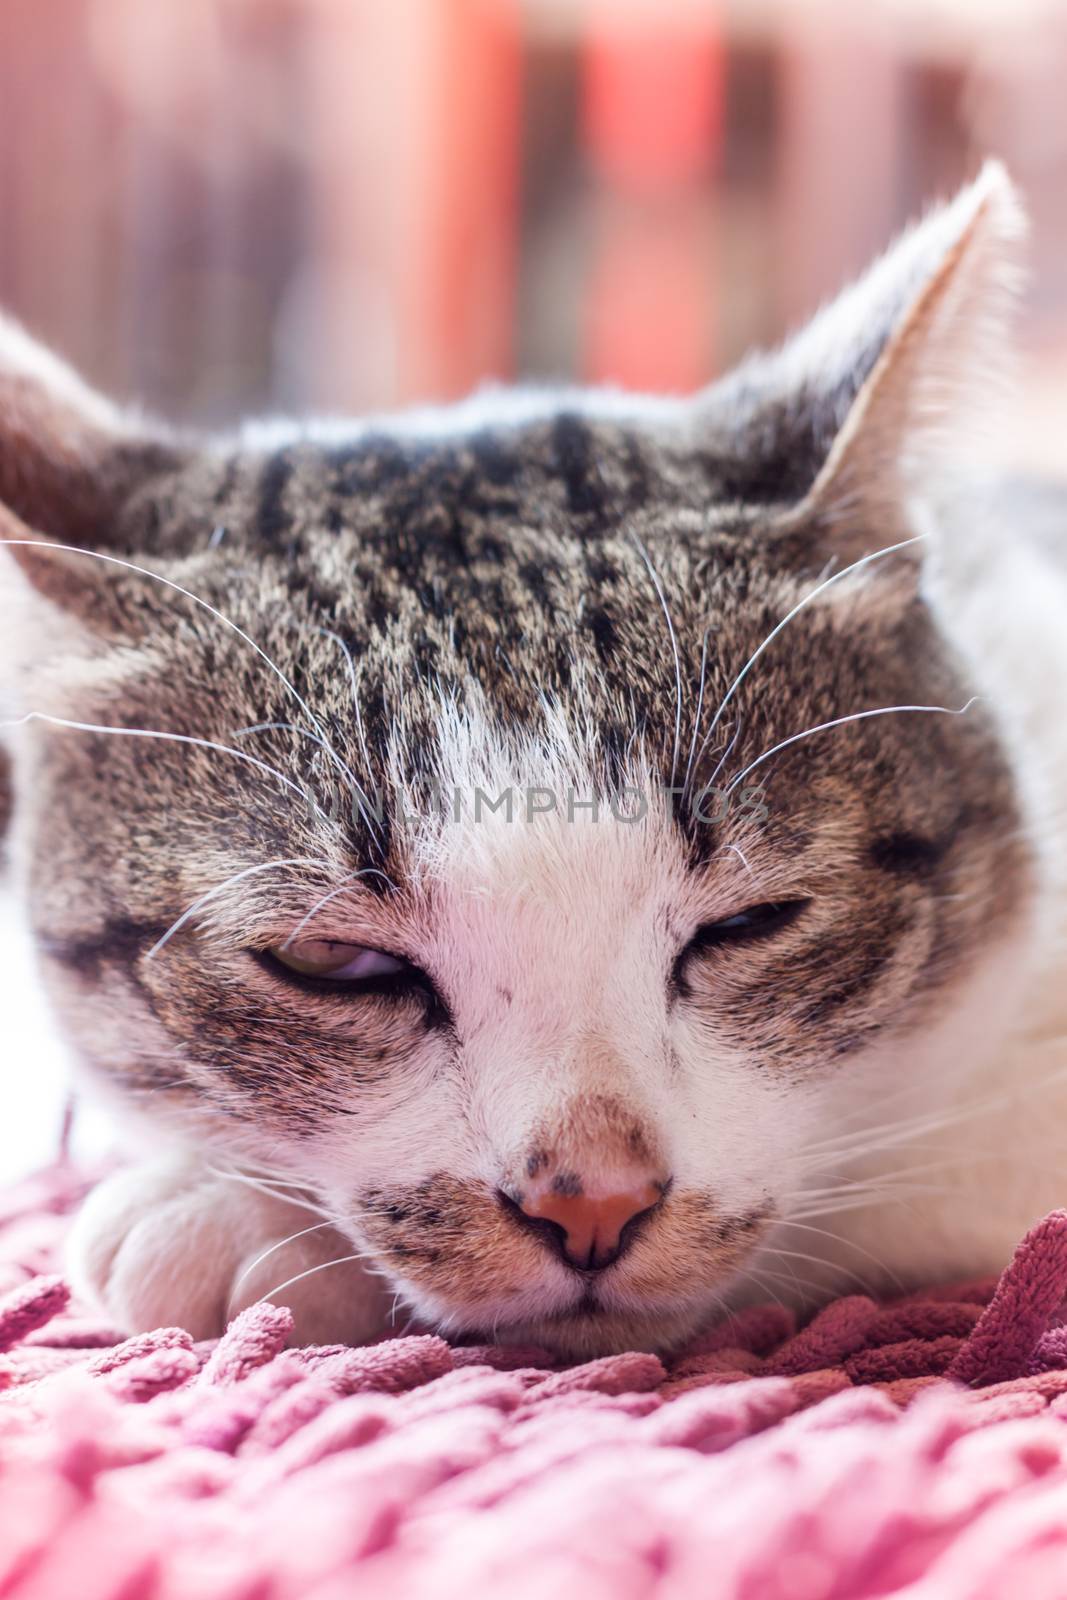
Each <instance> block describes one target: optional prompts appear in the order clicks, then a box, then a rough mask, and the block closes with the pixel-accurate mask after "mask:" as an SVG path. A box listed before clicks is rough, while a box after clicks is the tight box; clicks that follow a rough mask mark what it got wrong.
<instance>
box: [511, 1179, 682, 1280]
mask: <svg viewBox="0 0 1067 1600" xmlns="http://www.w3.org/2000/svg"><path fill="white" fill-rule="evenodd" d="M568 1176H572V1175H568ZM668 1186H669V1179H660V1178H649V1179H647V1180H644V1181H640V1182H635V1183H634V1184H633V1185H632V1187H628V1188H627V1189H625V1190H622V1191H620V1192H618V1193H614V1194H607V1195H599V1196H591V1195H587V1194H584V1193H583V1192H582V1187H581V1183H580V1181H579V1180H578V1179H577V1178H574V1181H573V1182H568V1183H564V1184H560V1183H559V1182H553V1183H551V1184H532V1185H531V1186H530V1188H529V1189H528V1190H527V1191H526V1192H525V1193H523V1194H522V1195H520V1196H519V1197H518V1198H512V1196H510V1195H506V1194H503V1191H501V1194H502V1197H503V1199H504V1200H505V1202H506V1204H507V1208H508V1210H509V1211H510V1212H511V1214H512V1215H513V1216H514V1217H515V1220H516V1221H517V1222H520V1223H521V1224H522V1225H523V1226H524V1227H526V1228H527V1229H529V1230H530V1231H532V1232H534V1233H536V1234H538V1236H539V1237H540V1238H541V1239H542V1240H543V1241H544V1243H545V1244H547V1245H548V1246H549V1247H550V1248H551V1249H553V1250H554V1251H555V1253H556V1255H558V1256H560V1257H561V1258H562V1259H563V1260H564V1261H566V1262H567V1263H568V1264H569V1265H570V1266H572V1267H578V1268H579V1269H580V1270H581V1271H583V1272H598V1271H601V1270H602V1269H603V1268H604V1267H610V1266H611V1265H612V1263H613V1262H615V1261H618V1259H619V1257H620V1256H621V1255H622V1254H623V1253H624V1252H625V1251H626V1250H628V1249H629V1247H630V1245H631V1244H632V1243H633V1241H634V1238H635V1237H636V1234H637V1224H639V1223H640V1220H641V1219H642V1218H643V1217H645V1216H646V1215H647V1214H648V1212H650V1211H651V1210H653V1209H654V1207H655V1206H657V1205H658V1204H659V1202H660V1201H661V1200H662V1198H663V1196H664V1195H665V1194H666V1192H667V1188H668Z"/></svg>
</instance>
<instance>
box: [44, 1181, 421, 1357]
mask: <svg viewBox="0 0 1067 1600" xmlns="http://www.w3.org/2000/svg"><path fill="white" fill-rule="evenodd" d="M355 1254H356V1252H355V1247H354V1246H353V1245H352V1244H351V1242H350V1241H349V1240H347V1239H345V1238H343V1237H342V1235H340V1234H339V1233H337V1232H336V1231H335V1230H334V1229H333V1228H332V1227H330V1226H329V1225H328V1224H326V1223H323V1222H322V1221H321V1219H320V1218H318V1217H317V1216H316V1215H315V1214H314V1213H313V1212H311V1211H309V1210H308V1209H306V1208H305V1207H303V1206H301V1205H300V1204H298V1203H290V1202H288V1201H281V1200H276V1199H274V1198H273V1197H272V1196H268V1195H263V1194H261V1193H260V1192H259V1191H257V1190H256V1189H253V1188H250V1187H249V1186H247V1185H246V1184H243V1183H239V1182H235V1181H233V1180H232V1179H228V1178H225V1177H222V1176H220V1175H218V1174H215V1173H212V1172H211V1171H210V1170H209V1169H207V1168H205V1167H204V1166H203V1165H202V1164H201V1163H200V1162H198V1161H196V1160H191V1159H189V1158H185V1157H180V1158H170V1159H166V1160H160V1161H157V1162H155V1163H153V1164H152V1165H151V1166H141V1167H132V1168H128V1169H126V1170H124V1171H121V1172H117V1173H115V1174H113V1176H111V1177H110V1178H107V1179H105V1180H104V1182H103V1183H101V1184H99V1185H98V1186H97V1188H96V1189H94V1190H93V1192H92V1194H91V1195H90V1196H89V1198H88V1200H87V1201H86V1202H85V1205H84V1206H83V1208H82V1210H81V1212H80V1213H79V1215H78V1218H77V1220H76V1222H75V1225H74V1227H73V1229H72V1231H71V1235H70V1238H69V1241H68V1245H67V1269H68V1273H69V1276H70V1279H71V1282H72V1285H73V1287H74V1290H75V1293H76V1294H77V1295H78V1296H79V1297H80V1298H82V1299H84V1300H87V1301H88V1302H89V1303H90V1304H92V1305H95V1306H97V1307H98V1308H99V1309H100V1310H101V1311H102V1312H103V1313H104V1314H105V1316H106V1317H107V1318H108V1320H109V1321H111V1322H113V1323H114V1324H115V1325H116V1327H119V1328H122V1329H124V1330H126V1331H127V1332H130V1333H139V1332H142V1331H144V1330H146V1329H149V1328H157V1327H163V1326H169V1325H175V1326H178V1327H182V1328H185V1329H187V1330H188V1332H189V1333H191V1334H192V1336H193V1338H194V1339H208V1338H213V1337H215V1336H216V1335H217V1334H219V1333H221V1332H222V1331H223V1329H224V1328H225V1327H226V1324H227V1323H228V1322H229V1321H230V1319H231V1318H232V1317H233V1316H235V1315H236V1314H237V1312H238V1311H240V1310H243V1309H244V1307H245V1306H248V1305H252V1304H253V1303H254V1302H255V1301H257V1300H261V1299H273V1300H274V1302H275V1304H278V1305H285V1306H288V1307H289V1308H290V1309H291V1311H292V1312H293V1317H294V1329H293V1340H294V1342H296V1343H300V1344H307V1343H311V1344H315V1343H335V1342H339V1343H346V1344H361V1343H365V1342H366V1341H367V1340H368V1339H373V1338H375V1337H377V1336H378V1335H379V1334H381V1333H382V1332H384V1331H385V1327H386V1317H387V1312H388V1307H389V1297H388V1295H387V1294H386V1292H385V1291H384V1289H383V1287H382V1286H381V1284H380V1283H379V1281H378V1279H377V1278H375V1277H372V1276H371V1275H369V1274H368V1273H367V1272H366V1271H365V1270H364V1268H363V1267H362V1265H361V1263H360V1262H359V1260H356V1259H343V1258H352V1257H354V1256H355ZM294 1278H298V1279H299V1281H298V1282H292V1281H290V1280H292V1279H294Z"/></svg>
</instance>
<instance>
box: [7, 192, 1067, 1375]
mask: <svg viewBox="0 0 1067 1600" xmlns="http://www.w3.org/2000/svg"><path fill="white" fill-rule="evenodd" d="M1016 229H1017V220H1016V214H1015V210H1014V205H1013V201H1012V197H1011V194H1010V190H1009V189H1008V188H1007V186H1006V183H1005V181H1004V180H1003V178H1002V177H1000V176H999V175H998V174H997V172H996V171H990V172H989V173H987V174H986V175H985V176H984V177H983V179H982V180H980V182H979V184H978V185H976V186H975V187H974V188H973V189H972V190H970V191H968V192H966V193H965V194H964V195H963V196H961V197H960V199H959V200H958V201H957V202H956V203H955V205H954V206H953V207H952V208H950V209H949V210H947V211H946V212H943V213H941V214H939V215H936V216H935V217H933V218H931V219H930V221H928V222H927V223H926V224H925V225H924V226H923V228H922V229H920V230H918V231H917V232H915V233H913V234H912V235H910V236H908V237H907V238H906V239H905V241H903V243H902V244H901V245H900V246H898V247H897V250H896V252H895V253H894V254H893V255H891V256H890V257H888V258H887V259H886V261H884V262H882V263H880V264H879V265H878V266H877V267H876V268H875V269H874V272H873V273H872V275H871V276H870V278H869V279H868V280H867V282H866V284H865V285H863V286H861V287H860V288H858V289H856V290H853V291H851V292H850V294H849V295H848V296H846V297H845V298H844V299H843V301H842V302H841V304H840V306H839V307H838V308H836V309H833V310H831V311H830V312H827V313H824V314H823V316H822V317H821V318H820V319H819V320H818V321H817V322H816V324H814V325H813V328H812V329H811V330H809V331H808V332H807V333H806V334H804V335H801V336H800V338H799V339H798V340H797V341H796V342H795V343H794V344H793V346H791V347H790V348H789V350H788V351H787V352H786V353H785V354H784V355H781V356H774V357H768V358H765V359H763V360H761V361H759V362H757V363H755V364H753V365H751V366H749V367H748V368H747V369H744V370H743V371H742V373H741V374H739V375H738V376H737V377H736V378H735V379H733V380H727V382H726V383H725V384H723V385H720V386H718V387H717V388H715V389H713V390H711V391H709V392H708V393H707V394H706V395H704V396H701V397H698V398H697V399H696V400H695V401H691V402H682V401H669V402H668V401H662V402H651V401H643V400H637V399H627V398H623V397H617V396H603V395H584V394H583V395H558V394H555V395H514V396H513V395H496V396H492V395H491V396H487V397H483V398H481V399H480V400H478V401H476V402H471V403H469V404H468V405H465V406H462V407H456V408H452V409H449V410H445V411H442V412H435V413H424V414H420V415H416V416H413V417H410V418H407V419H401V420H400V421H398V422H395V423H393V422H390V423H382V424H375V425H373V426H369V425H368V426H363V427H359V428H349V427H339V426H338V427H332V426H331V427H327V428H322V427H318V428H316V427H309V428H297V427H289V426H288V425H278V426H276V427H272V428H267V429H264V428H260V429H256V430H251V431H250V432H249V433H248V434H246V435H244V436H242V437H241V438H240V439H239V440H236V441H228V442H227V441H222V442H215V443H209V444H199V443H193V442H189V441H178V440H173V439H169V438H167V437H166V436H165V435H163V434H159V433H155V432H153V431H151V430H149V429H147V428H145V427H143V426H141V425H140V424H138V423H136V422H134V421H131V420H130V419H127V418H123V417H121V416H119V415H117V414H115V413H113V412H111V411H110V410H109V409H108V408H107V407H106V406H104V405H103V403H102V402H99V401H97V400H96V398H95V397H92V396H89V395H88V394H87V393H86V392H84V391H82V390H81V389H80V388H79V387H78V386H77V384H76V383H75V381H74V380H73V379H72V378H71V377H70V375H69V374H67V373H66V372H65V369H55V368H50V367H49V366H48V364H47V362H44V363H42V358H41V357H40V355H39V353H38V352H35V351H32V350H30V349H29V348H28V347H27V346H26V345H25V344H23V343H21V342H20V339H19V336H17V335H16V334H14V333H9V334H8V335H6V336H5V337H6V339H7V344H6V346H5V345H3V344H0V503H3V504H6V505H7V507H8V508H9V510H8V511H4V512H2V513H0V515H2V518H3V525H2V529H0V532H2V534H3V536H4V537H5V538H8V539H10V540H12V541H16V542H13V543H12V544H11V546H10V550H11V555H12V556H14V557H15V558H16V561H17V566H18V568H19V569H20V570H18V571H16V562H14V561H10V562H8V567H9V569H10V581H9V582H8V584H7V593H8V595H9V597H10V600H11V602H12V604H11V607H10V613H9V615H10V620H6V619H5V638H6V640H7V643H6V645H5V649H6V650H7V651H9V652H10V656H11V671H10V673H9V677H8V681H9V683H10V685H11V690H10V696H9V698H10V706H9V707H7V708H6V709H7V712H8V715H9V717H10V719H11V720H12V722H14V721H15V720H16V719H19V718H25V717H27V716H29V717H30V718H31V720H30V721H29V722H27V723H23V725H22V726H20V727H18V728H16V729H14V730H13V744H14V747H15V754H16V773H17V785H16V807H15V819H14V825H13V826H14V834H13V855H14V858H15V861H16V866H17V871H18V876H19V880H20V884H21V887H22V889H23V892H24V894H25V896H26V900H27V904H28V907H29V910H30V915H31V919H32V922H33V925H34V930H35V934H36V937H37V939H38V942H39V944H40V947H41V950H42V955H43V960H44V965H45V972H46V976H47V978H48V980H49V984H50V987H51V990H52V992H53V994H54V995H55V996H56V1000H57V1005H58V1008H59V1010H60V1013H61V1015H62V1016H63V1017H64V1019H65V1021H66V1024H67V1028H68V1032H69V1033H70V1035H71V1036H72V1038H73V1039H74V1042H75V1043H76V1045H77V1048H78V1051H79V1054H80V1056H81V1058H82V1060H83V1061H84V1063H85V1065H86V1067H87V1069H88V1071H89V1074H90V1076H91V1078H92V1079H93V1081H94V1082H95V1083H97V1084H98V1085H100V1086H103V1087H105V1088H110V1090H111V1091H112V1093H113V1094H114V1095H115V1098H116V1100H117V1103H118V1104H119V1105H120V1107H121V1108H122V1109H123V1111H124V1112H125V1114H126V1117H127V1120H128V1123H129V1126H130V1127H131V1129H132V1140H133V1144H134V1148H135V1151H136V1153H137V1154H138V1155H139V1156H140V1157H141V1165H139V1166H137V1167H135V1168H133V1169H132V1170H131V1171H128V1172H125V1173H123V1174H121V1175H119V1176H118V1177H116V1178H115V1179H112V1180H110V1181H109V1182H108V1183H106V1184H104V1185H103V1186H102V1187H101V1189H100V1190H99V1191H98V1192H97V1194H96V1195H95V1196H94V1197H93V1198H92V1199H91V1200H90V1202H89V1205H88V1207H87V1209H86V1212H85V1214H84V1215H83V1218H82V1220H81V1222H80V1224H79V1227H78V1229H77V1230H76V1235H75V1241H74V1259H75V1266H76V1270H77V1272H78V1274H79V1280H80V1282H81V1284H82V1286H83V1287H85V1288H86V1289H87V1290H88V1291H89V1292H91V1293H94V1294H96V1295H97V1296H98V1297H99V1298H100V1299H102V1300H103V1302H104V1303H105V1304H106V1305H107V1306H108V1307H109V1309H110V1310H111V1312H112V1314H113V1315H114V1316H116V1317H117V1318H118V1319H119V1320H121V1321H123V1322H124V1323H126V1324H128V1325H130V1326H146V1325H150V1324H153V1323H155V1322H158V1321H161V1320H162V1321H174V1320H178V1321H182V1322H184V1323H185V1324H186V1325H187V1326H190V1327H191V1328H192V1329H193V1330H194V1331H195V1332H197V1333H210V1332H212V1331H215V1330H217V1328H218V1327H219V1326H220V1324H221V1322H222V1320H223V1319H224V1317H225V1316H226V1314H227V1313H228V1312H230V1311H232V1310H233V1309H235V1308H236V1307H237V1306H239V1305H240V1304H243V1303H245V1302H247V1301H248V1300H249V1299H251V1298H254V1297H255V1296H256V1295H257V1294H261V1293H265V1292H268V1291H270V1290H273V1289H275V1288H276V1286H278V1285H283V1284H284V1285H285V1288H284V1289H281V1290H279V1291H278V1293H279V1298H282V1299H284V1300H286V1301H295V1303H296V1307H297V1310H298V1313H299V1319H298V1320H299V1332H300V1333H301V1335H302V1336H304V1337H325V1338H348V1339H363V1338H369V1337H373V1336H375V1335H376V1334H377V1333H379V1332H380V1331H382V1330H383V1328H384V1327H385V1326H386V1325H387V1323H388V1320H389V1312H390V1308H391V1307H392V1306H393V1305H394V1303H398V1304H402V1305H404V1306H405V1307H408V1308H410V1309H411V1310H412V1311H413V1312H414V1313H415V1315H416V1316H417V1317H418V1318H420V1319H421V1320H422V1321H424V1322H426V1323H429V1324H431V1325H435V1326H440V1327H443V1328H445V1329H447V1330H449V1331H453V1332H459V1333H464V1334H469V1335H484V1334H499V1335H501V1336H507V1337H513V1338H515V1337H517V1338H527V1339H529V1338H533V1339H536V1340H538V1341H540V1342H544V1343H549V1344H554V1345H556V1346H558V1347H559V1348H561V1349H563V1350H565V1351H574V1352H583V1351H585V1352H588V1351H597V1350H604V1349H610V1348H619V1347H625V1346H627V1345H632V1344H640V1345H645V1346H649V1347H657V1346H664V1345H669V1344H672V1343H677V1342H678V1341H679V1340H680V1339H682V1338H684V1337H685V1336H686V1335H687V1334H688V1333H689V1332H690V1331H691V1330H692V1329H693V1328H694V1327H695V1326H697V1325H698V1324H699V1323H700V1321H701V1320H703V1319H705V1318H707V1317H708V1316H709V1315H710V1314H712V1312H713V1311H714V1309H715V1307H716V1306H718V1305H720V1304H721V1303H722V1302H723V1300H724V1299H736V1298H739V1297H744V1296H752V1295H760V1294H766V1293H768V1292H770V1293H773V1294H778V1295H779V1296H782V1297H786V1296H788V1297H790V1298H793V1299H804V1298H807V1299H810V1298H812V1297H818V1296H819V1295H820V1294H825V1293H827V1292H830V1291H832V1290H834V1289H840V1288H842V1287H846V1286H848V1285H850V1284H855V1282H856V1281H857V1279H861V1280H862V1281H864V1282H867V1283H871V1284H873V1285H879V1286H887V1285H892V1284H893V1283H894V1282H897V1281H909V1282H914V1281H919V1280H921V1279H925V1278H929V1277H931V1276H943V1275H946V1274H951V1273H963V1274H967V1273H971V1272H977V1271H985V1270H991V1269H993V1268H995V1267H996V1266H997V1265H999V1263H1000V1262H1001V1261H1002V1259H1003V1258H1004V1256H1005V1255H1006V1253H1007V1251H1008V1250H1009V1248H1010V1246H1011V1244H1012V1242H1013V1241H1014V1240H1015V1238H1016V1237H1017V1236H1018V1234H1019V1232H1020V1231H1021V1230H1022V1229H1023V1228H1025V1226H1026V1225H1027V1224H1028V1223H1029V1222H1031V1221H1032V1220H1033V1219H1034V1217H1035V1215H1037V1214H1039V1213H1040V1212H1041V1211H1043V1210H1047V1209H1048V1208H1049V1207H1050V1206H1052V1205H1055V1204H1057V1203H1059V1202H1060V1201H1061V1200H1062V1199H1064V1198H1065V1194H1067V1183H1065V1181H1064V1179H1063V1177H1062V1176H1061V1173H1062V1165H1063V1164H1062V1163H1061V1159H1060V1154H1059V1147H1060V1138H1061V1135H1060V1130H1065V1129H1067V1046H1065V1044H1064V1040H1065V1038H1067V997H1064V996H1062V995H1061V993H1060V988H1061V985H1060V978H1059V974H1060V973H1061V971H1062V950H1063V935H1064V932H1065V929H1064V926H1063V924H1064V919H1065V917H1067V826H1065V819H1064V817H1063V815H1062V809H1063V804H1064V797H1067V736H1063V735H1062V734H1061V732H1060V729H1059V727H1058V707H1057V701H1058V697H1059V691H1060V686H1061V685H1062V684H1063V683H1064V682H1067V644H1065V643H1064V639H1063V635H1064V629H1063V628H1062V626H1061V624H1060V619H1061V618H1062V616H1063V615H1064V602H1065V600H1067V594H1065V592H1064V591H1065V588H1067V577H1065V573H1064V570H1063V569H1062V568H1061V564H1060V561H1059V557H1058V553H1057V551H1056V548H1055V528H1056V523H1057V516H1058V512H1057V510H1056V509H1055V502H1054V501H1053V500H1050V501H1048V502H1045V503H1044V504H1043V505H1042V506H1040V507H1037V508H1036V509H1035V510H1034V511H1032V512H1031V511H1030V510H1028V509H1027V501H1026V497H1025V496H1024V495H1021V494H1020V493H1018V492H1011V493H1007V494H1004V495H1002V496H1001V498H999V499H998V497H997V495H996V494H994V493H993V491H992V490H984V489H983V490H980V491H976V490H975V488H974V480H973V479H972V480H968V481H969V487H968V489H967V491H966V492H965V491H964V490H963V489H961V487H960V479H959V477H958V474H954V473H952V472H948V471H947V470H945V467H946V458H947V457H951V456H953V455H955V453H956V452H955V451H953V450H951V449H950V450H948V451H946V450H945V449H944V440H943V438H942V436H941V431H940V430H941V429H942V428H943V426H944V425H946V424H947V425H948V427H949V430H950V438H951V429H952V428H953V427H955V428H956V430H957V437H959V431H960V430H962V431H963V432H964V433H967V432H968V431H969V429H970V428H971V426H972V422H971V416H972V408H971V407H970V404H969V402H970V401H971V400H972V399H973V397H974V394H973V391H974V389H975V388H976V387H977V386H979V384H980V383H984V373H985V370H986V362H987V359H988V355H989V349H988V346H989V342H990V337H991V330H992V329H993V328H994V327H995V323H996V309H997V302H998V300H999V297H1000V295H1001V293H1002V289H1003V277H1004V272H1005V270H1006V259H1005V258H1006V257H1007V256H1008V255H1010V251H1011V245H1012V239H1013V237H1014V234H1015V232H1016ZM5 349H6V355H5V353H4V352H5ZM5 375H6V376H5ZM5 441H6V444H5ZM1035 506H1036V502H1035ZM42 534H43V535H45V536H48V537H50V538H51V539H52V540H53V541H57V542H58V543H59V544H61V545H72V546H78V547H83V548H88V549H90V550H93V551H96V552H99V553H100V554H101V555H102V556H104V557H105V558H106V559H103V560H100V559H94V558H93V557H92V556H90V555H81V554H74V553H71V552H68V551H64V550H57V549H56V548H54V546H53V547H51V548H47V549H42V548H40V544H39V541H40V537H41V535H42ZM919 536H922V537H919ZM20 540H21V541H23V542H22V543H18V542H17V541H20ZM850 567H851V569H852V570H851V571H848V572H846V570H845V569H846V568H850ZM149 574H155V575H156V576H154V577H153V576H150V575H149ZM27 579H28V582H27V581H26V580H27ZM975 695H978V696H979V698H978V700H977V701H976V702H974V703H972V697H973V696H975ZM670 785H673V786H674V787H675V788H676V789H677V790H678V791H679V792H678V793H677V794H676V795H675V796H674V799H673V801H670V800H665V799H664V797H663V790H664V787H665V786H670ZM702 795H703V796H704V799H703V800H701V799H700V797H701V796H702ZM507 796H510V798H509V799H505V798H504V797H507ZM641 813H643V814H641ZM635 816H636V818H637V820H635ZM291 1235H293V1236H297V1237H292V1238H290V1237H289V1236H291ZM282 1240H288V1242H286V1243H284V1244H282V1243H280V1241H282ZM341 1257H345V1258H347V1259H346V1260H345V1261H344V1262H342V1263H341V1264H339V1265H331V1266H329V1267H326V1266H325V1263H327V1262H333V1261H338V1260H339V1258H341ZM319 1266H323V1268H324V1270H321V1271H319V1270H317V1269H318V1267H319ZM304 1274H306V1276H305V1275H304ZM297 1276H300V1281H299V1282H297V1283H290V1282H289V1281H288V1280H291V1279H293V1278H295V1277H297ZM383 1280H384V1281H383Z"/></svg>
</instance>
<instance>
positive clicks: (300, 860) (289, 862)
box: [145, 856, 329, 961]
mask: <svg viewBox="0 0 1067 1600" xmlns="http://www.w3.org/2000/svg"><path fill="white" fill-rule="evenodd" d="M276 867H325V868H329V862H328V861H316V860H314V859H313V858H311V857H310V856H284V857H282V859H281V860H279V861H261V862H259V863H258V864H257V865H256V866H254V867H245V869H244V871H243V872H235V873H234V874H233V876H232V877H230V878H227V879H226V881H225V883H217V884H216V885H215V887H214V888H213V889H209V890H208V891H207V893H206V894H202V895H201V896H200V898H199V899H198V900H194V901H193V903H192V905H191V906H190V907H189V909H188V910H187V911H183V912H182V914H181V916H180V917H179V918H178V919H177V921H176V922H172V923H171V925H170V927H169V928H168V929H167V931H166V933H165V934H164V935H163V937H162V938H161V939H157V940H156V942H155V944H154V945H153V946H152V948H151V950H149V952H148V954H147V956H146V957H145V960H146V961H151V960H152V958H153V956H156V955H158V954H159V952H160V950H162V948H163V946H164V945H165V944H167V943H168V942H169V940H171V939H172V938H173V937H174V935H175V934H176V933H177V932H178V930H179V928H183V927H184V926H185V924H186V923H187V922H188V921H189V919H190V917H195V915H196V913H197V912H198V911H200V910H201V909H202V908H203V907H204V906H206V905H207V904H208V903H209V902H210V901H212V900H214V899H215V898H216V896H217V895H220V894H222V893H223V892H224V891H225V890H226V889H228V888H229V887H230V886H231V884H234V883H240V882H241V881H242V879H244V878H251V877H252V876H253V875H254V874H255V873H257V872H271V871H273V870H274V869H275V868H276Z"/></svg>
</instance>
